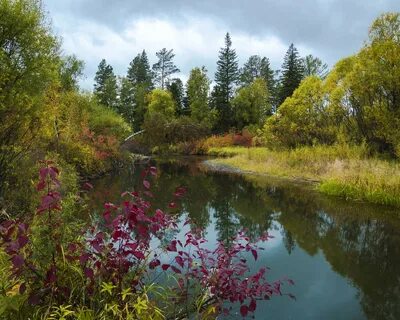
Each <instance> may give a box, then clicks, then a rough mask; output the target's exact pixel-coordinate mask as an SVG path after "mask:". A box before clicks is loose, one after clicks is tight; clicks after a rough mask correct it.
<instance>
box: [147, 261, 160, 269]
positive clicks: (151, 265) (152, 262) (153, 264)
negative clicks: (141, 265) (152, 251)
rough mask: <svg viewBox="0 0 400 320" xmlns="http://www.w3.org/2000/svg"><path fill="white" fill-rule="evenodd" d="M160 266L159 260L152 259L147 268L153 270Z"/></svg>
mask: <svg viewBox="0 0 400 320" xmlns="http://www.w3.org/2000/svg"><path fill="white" fill-rule="evenodd" d="M160 264H161V262H160V260H158V259H154V260H152V261H151V262H150V263H149V268H150V269H154V268H155V267H158V266H159V265H160Z"/></svg>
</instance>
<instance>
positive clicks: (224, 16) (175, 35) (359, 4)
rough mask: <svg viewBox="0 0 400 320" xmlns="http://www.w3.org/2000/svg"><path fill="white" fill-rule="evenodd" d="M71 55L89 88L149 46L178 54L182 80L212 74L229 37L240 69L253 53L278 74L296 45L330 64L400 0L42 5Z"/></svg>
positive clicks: (64, 1) (87, 0) (142, 0)
mask: <svg viewBox="0 0 400 320" xmlns="http://www.w3.org/2000/svg"><path fill="white" fill-rule="evenodd" d="M44 5H45V9H46V10H47V11H49V14H50V17H51V19H52V23H53V27H54V31H55V32H56V34H57V35H59V36H60V37H62V39H63V50H64V53H66V54H76V55H77V56H78V58H80V59H81V60H84V61H85V64H86V66H85V75H86V79H84V80H83V81H82V83H81V84H82V86H83V87H84V88H85V89H91V88H92V86H93V78H94V74H95V72H96V70H97V66H98V64H99V62H100V60H101V59H102V58H105V59H106V60H107V62H108V63H109V64H111V65H112V66H113V67H114V70H115V73H116V74H117V75H125V74H126V70H127V67H128V65H129V62H130V61H131V60H132V59H133V58H134V57H135V56H136V54H137V53H139V52H141V51H142V50H143V49H146V51H147V53H148V56H149V59H150V63H151V64H153V63H155V52H156V51H158V50H159V49H161V48H163V47H165V48H167V49H174V52H175V54H176V57H175V63H176V65H177V66H178V67H179V68H180V69H181V73H180V74H179V76H180V77H181V78H182V79H183V80H186V79H187V76H188V74H189V71H190V69H191V68H193V67H196V66H202V65H204V66H206V68H207V69H208V70H209V76H210V78H211V79H212V78H213V77H214V72H215V67H216V60H217V57H218V50H219V48H220V47H222V46H223V44H224V34H225V33H226V32H230V33H231V36H232V42H233V47H234V48H235V49H236V51H237V53H238V56H239V60H240V63H241V64H242V63H243V62H244V61H245V60H246V59H247V58H248V57H249V56H250V55H252V54H259V55H261V56H266V57H268V58H269V59H270V61H271V64H272V66H273V67H274V68H276V69H279V68H280V66H281V64H282V59H283V56H284V54H285V52H286V50H287V48H288V46H289V45H290V43H292V42H293V43H294V44H295V46H296V47H297V48H298V50H299V52H300V54H301V55H302V56H304V55H306V54H310V53H311V54H313V55H315V56H318V57H320V58H321V59H322V60H323V61H325V62H327V63H328V64H329V66H332V65H333V64H334V63H335V62H336V61H337V60H338V59H340V58H342V57H344V56H348V55H351V54H353V53H355V52H357V50H358V49H359V48H360V47H361V46H362V45H363V42H364V41H365V39H366V37H367V33H368V27H369V25H370V24H371V22H372V21H373V20H374V19H375V18H376V17H377V16H378V15H379V14H381V13H383V12H387V11H400V0H158V1H155V0H44Z"/></svg>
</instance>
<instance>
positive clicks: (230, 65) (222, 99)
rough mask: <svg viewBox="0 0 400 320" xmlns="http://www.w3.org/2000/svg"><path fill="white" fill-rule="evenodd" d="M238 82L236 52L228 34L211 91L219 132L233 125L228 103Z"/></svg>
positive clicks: (231, 112) (220, 52) (221, 50)
mask: <svg viewBox="0 0 400 320" xmlns="http://www.w3.org/2000/svg"><path fill="white" fill-rule="evenodd" d="M238 80H239V65H238V59H237V55H236V51H235V50H234V49H232V41H231V37H230V35H229V33H227V34H226V35H225V46H224V47H223V48H221V49H220V51H219V59H218V62H217V72H216V73H215V83H216V87H215V88H214V90H213V101H214V102H217V104H216V105H215V107H216V108H217V110H218V112H219V124H218V127H219V129H220V130H226V129H229V127H231V126H232V125H233V111H232V106H231V104H230V101H231V99H232V97H233V93H234V90H235V85H236V84H237V83H238Z"/></svg>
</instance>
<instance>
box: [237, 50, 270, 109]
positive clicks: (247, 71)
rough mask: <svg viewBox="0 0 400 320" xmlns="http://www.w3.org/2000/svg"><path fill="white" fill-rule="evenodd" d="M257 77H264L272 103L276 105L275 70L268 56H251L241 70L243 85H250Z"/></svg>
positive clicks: (241, 82)
mask: <svg viewBox="0 0 400 320" xmlns="http://www.w3.org/2000/svg"><path fill="white" fill-rule="evenodd" d="M257 78H262V79H263V80H264V81H265V84H266V86H267V90H268V93H269V101H270V104H271V105H274V104H275V101H276V97H275V94H276V80H275V72H274V70H272V68H271V65H270V62H269V59H268V58H266V57H263V58H261V57H260V56H258V55H253V56H250V57H249V59H248V60H247V61H246V63H245V64H244V66H243V68H241V70H240V84H241V86H242V87H244V86H249V85H250V84H251V83H253V81H254V80H256V79H257Z"/></svg>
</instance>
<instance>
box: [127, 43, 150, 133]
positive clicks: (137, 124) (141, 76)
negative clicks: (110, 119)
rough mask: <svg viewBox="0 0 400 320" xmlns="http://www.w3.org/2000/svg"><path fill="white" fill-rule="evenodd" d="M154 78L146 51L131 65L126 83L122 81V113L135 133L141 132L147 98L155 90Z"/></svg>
mask: <svg viewBox="0 0 400 320" xmlns="http://www.w3.org/2000/svg"><path fill="white" fill-rule="evenodd" d="M153 78H154V74H153V72H152V70H151V69H150V65H149V61H148V58H147V54H146V51H145V50H143V51H142V53H141V54H140V53H139V54H138V55H137V56H136V57H135V58H134V59H133V60H132V61H131V63H130V64H129V68H128V72H127V76H126V81H124V80H123V81H122V85H121V91H120V111H121V113H122V114H123V115H124V116H125V118H126V119H127V121H128V122H129V123H130V124H131V125H132V127H133V128H134V130H135V131H138V130H140V129H141V126H142V124H143V121H144V115H145V113H146V105H147V104H146V96H147V94H148V93H150V92H151V90H153V89H154V84H153Z"/></svg>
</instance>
